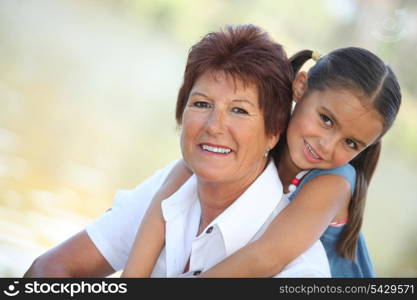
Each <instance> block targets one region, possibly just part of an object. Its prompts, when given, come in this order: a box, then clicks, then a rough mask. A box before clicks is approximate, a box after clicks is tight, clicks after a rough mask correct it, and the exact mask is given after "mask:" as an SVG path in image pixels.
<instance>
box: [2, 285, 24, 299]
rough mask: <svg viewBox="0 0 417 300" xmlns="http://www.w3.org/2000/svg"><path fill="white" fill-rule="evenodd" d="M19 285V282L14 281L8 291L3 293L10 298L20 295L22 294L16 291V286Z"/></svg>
mask: <svg viewBox="0 0 417 300" xmlns="http://www.w3.org/2000/svg"><path fill="white" fill-rule="evenodd" d="M18 284H19V281H14V282H13V284H10V285H9V286H8V287H7V289H5V290H4V291H3V293H4V294H6V295H7V296H10V297H14V296H16V295H18V294H19V293H20V291H19V290H17V289H16V285H18Z"/></svg>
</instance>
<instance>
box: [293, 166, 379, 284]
mask: <svg viewBox="0 0 417 300" xmlns="http://www.w3.org/2000/svg"><path fill="white" fill-rule="evenodd" d="M324 174H335V175H339V176H343V177H344V178H346V180H347V181H348V182H349V183H350V186H351V187H352V194H353V191H354V190H355V179H356V171H355V168H353V167H352V166H351V165H349V164H346V165H343V166H340V167H337V168H334V169H329V170H322V169H313V170H311V171H310V172H309V173H308V174H307V175H306V176H304V178H303V179H302V180H301V182H300V184H299V186H298V187H297V189H296V190H295V191H294V192H293V193H292V194H291V195H290V197H289V200H290V201H291V200H292V199H294V197H295V196H296V195H297V193H298V192H299V191H300V189H301V188H302V186H303V185H304V184H305V183H306V182H308V181H309V180H311V179H313V178H314V177H317V176H320V175H324ZM344 227H345V226H344V225H343V226H339V227H335V226H329V227H328V228H327V229H326V231H325V232H324V233H323V235H322V236H321V237H320V241H321V242H322V243H323V246H324V249H325V250H326V254H327V258H328V259H329V264H330V271H331V274H332V277H375V272H374V268H373V266H372V262H371V258H370V256H369V253H368V248H367V247H366V243H365V237H364V235H363V233H362V232H360V234H359V238H358V245H357V248H356V259H355V261H351V260H350V259H347V258H343V257H341V256H339V255H338V254H337V252H336V243H337V241H338V239H339V237H340V236H341V233H342V231H343V229H344Z"/></svg>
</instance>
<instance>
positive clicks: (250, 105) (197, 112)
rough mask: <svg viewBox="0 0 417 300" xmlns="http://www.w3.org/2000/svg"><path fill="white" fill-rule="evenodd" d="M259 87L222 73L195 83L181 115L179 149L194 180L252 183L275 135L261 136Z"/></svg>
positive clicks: (205, 75) (260, 168) (261, 115)
mask: <svg viewBox="0 0 417 300" xmlns="http://www.w3.org/2000/svg"><path fill="white" fill-rule="evenodd" d="M264 124H265V123H264V117H263V113H262V111H261V110H260V108H259V103H258V89H257V87H256V86H255V85H254V84H248V85H246V86H244V84H243V82H242V81H240V80H238V79H236V80H235V81H234V80H233V78H232V77H231V76H227V75H225V74H224V73H223V72H206V73H204V74H203V75H201V76H200V77H199V78H198V80H197V81H196V82H195V84H194V86H193V88H192V89H191V92H190V95H189V97H188V101H187V105H186V107H185V109H184V112H183V116H182V132H181V151H182V155H183V158H184V160H185V161H186V163H187V165H188V167H189V168H191V170H192V171H193V172H194V173H195V174H196V175H197V176H198V177H199V179H203V180H206V181H211V182H217V183H219V182H228V183H230V182H238V181H243V182H245V181H249V182H251V181H253V180H254V179H255V178H256V177H257V176H258V175H259V174H260V173H261V172H262V171H263V169H264V167H265V164H266V157H265V152H266V151H268V150H269V149H271V148H273V146H274V145H275V144H276V143H277V141H278V135H277V136H271V137H268V136H266V134H265V125H264Z"/></svg>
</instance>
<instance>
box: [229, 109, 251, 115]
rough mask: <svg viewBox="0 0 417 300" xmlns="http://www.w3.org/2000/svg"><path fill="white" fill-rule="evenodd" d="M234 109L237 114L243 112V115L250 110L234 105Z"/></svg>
mask: <svg viewBox="0 0 417 300" xmlns="http://www.w3.org/2000/svg"><path fill="white" fill-rule="evenodd" d="M232 111H233V112H234V113H236V114H242V115H247V114H248V112H247V111H246V110H244V109H243V108H240V107H233V108H232Z"/></svg>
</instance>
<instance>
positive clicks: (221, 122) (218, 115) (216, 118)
mask: <svg viewBox="0 0 417 300" xmlns="http://www.w3.org/2000/svg"><path fill="white" fill-rule="evenodd" d="M225 125H226V116H225V113H224V112H222V111H219V110H217V109H214V110H213V111H211V113H210V115H209V116H208V119H207V121H206V126H205V127H206V130H207V132H208V133H210V134H220V133H223V132H224V129H225V127H226V126H225Z"/></svg>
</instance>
